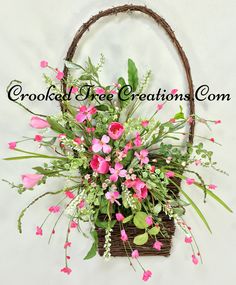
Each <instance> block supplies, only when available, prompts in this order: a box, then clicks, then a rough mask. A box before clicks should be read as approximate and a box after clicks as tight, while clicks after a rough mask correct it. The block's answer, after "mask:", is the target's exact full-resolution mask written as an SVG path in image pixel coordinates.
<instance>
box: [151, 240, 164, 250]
mask: <svg viewBox="0 0 236 285" xmlns="http://www.w3.org/2000/svg"><path fill="white" fill-rule="evenodd" d="M162 246H163V243H162V242H160V241H156V242H155V243H154V245H153V248H155V249H156V250H157V251H160V250H161V247H162Z"/></svg>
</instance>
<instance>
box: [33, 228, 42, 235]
mask: <svg viewBox="0 0 236 285" xmlns="http://www.w3.org/2000/svg"><path fill="white" fill-rule="evenodd" d="M35 234H36V236H42V235H43V230H42V228H41V227H36V233H35Z"/></svg>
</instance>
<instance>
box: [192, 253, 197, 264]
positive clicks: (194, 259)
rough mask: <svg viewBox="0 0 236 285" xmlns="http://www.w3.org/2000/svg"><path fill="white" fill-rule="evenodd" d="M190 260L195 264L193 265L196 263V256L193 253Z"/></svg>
mask: <svg viewBox="0 0 236 285" xmlns="http://www.w3.org/2000/svg"><path fill="white" fill-rule="evenodd" d="M192 262H193V264H195V265H197V264H198V259H197V257H196V256H195V255H194V254H193V255H192Z"/></svg>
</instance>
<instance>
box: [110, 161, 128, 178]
mask: <svg viewBox="0 0 236 285" xmlns="http://www.w3.org/2000/svg"><path fill="white" fill-rule="evenodd" d="M109 170H110V173H111V176H110V180H111V181H112V182H116V181H117V180H118V178H119V177H125V176H126V173H127V171H126V170H125V169H123V165H122V164H121V163H119V162H117V163H116V164H115V168H110V169H109Z"/></svg>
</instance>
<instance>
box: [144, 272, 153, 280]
mask: <svg viewBox="0 0 236 285" xmlns="http://www.w3.org/2000/svg"><path fill="white" fill-rule="evenodd" d="M151 277H152V272H151V271H150V270H146V271H144V273H143V281H148V279H149V278H151Z"/></svg>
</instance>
